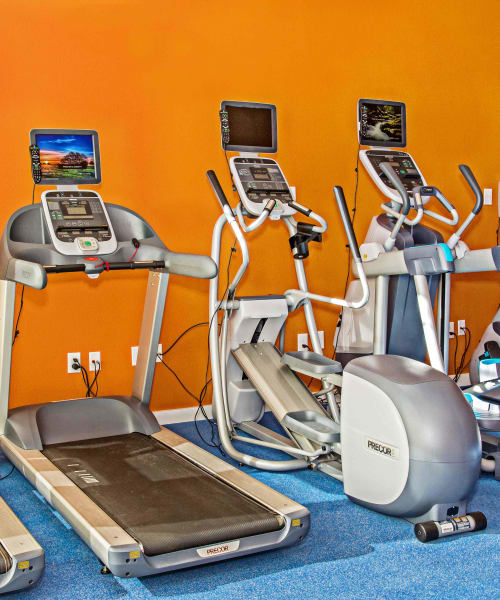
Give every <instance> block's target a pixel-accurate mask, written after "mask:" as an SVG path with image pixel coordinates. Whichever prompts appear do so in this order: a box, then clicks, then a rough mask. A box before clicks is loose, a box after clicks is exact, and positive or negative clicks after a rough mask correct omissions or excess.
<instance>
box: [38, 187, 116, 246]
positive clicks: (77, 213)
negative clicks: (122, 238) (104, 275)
mask: <svg viewBox="0 0 500 600" xmlns="http://www.w3.org/2000/svg"><path fill="white" fill-rule="evenodd" d="M42 207H43V212H44V215H45V220H46V222H47V226H48V228H49V232H50V235H51V238H52V243H53V244H54V246H55V247H56V249H57V250H58V251H59V252H61V253H62V254H66V255H78V254H89V253H90V254H109V253H110V252H114V251H115V250H116V248H117V242H116V237H115V234H114V232H113V227H112V225H111V222H110V220H109V216H108V213H107V211H106V207H105V206H104V202H103V201H102V199H101V197H100V196H99V194H98V193H97V192H94V191H92V190H71V191H67V190H56V191H53V190H50V191H46V192H43V194H42Z"/></svg>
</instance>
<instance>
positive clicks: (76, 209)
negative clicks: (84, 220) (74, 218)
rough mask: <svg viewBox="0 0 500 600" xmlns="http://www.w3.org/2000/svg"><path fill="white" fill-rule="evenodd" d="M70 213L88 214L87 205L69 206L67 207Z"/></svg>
mask: <svg viewBox="0 0 500 600" xmlns="http://www.w3.org/2000/svg"><path fill="white" fill-rule="evenodd" d="M66 212H67V213H68V215H86V214H87V211H86V210H85V206H68V208H67V209H66Z"/></svg>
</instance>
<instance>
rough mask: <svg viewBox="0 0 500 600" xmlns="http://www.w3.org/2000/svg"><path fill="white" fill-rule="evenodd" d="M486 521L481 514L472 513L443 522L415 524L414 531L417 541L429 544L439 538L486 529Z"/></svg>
mask: <svg viewBox="0 0 500 600" xmlns="http://www.w3.org/2000/svg"><path fill="white" fill-rule="evenodd" d="M487 525H488V521H487V519H486V517H485V516H484V514H483V513H482V512H479V511H478V512H473V513H470V514H468V515H464V516H463V517H453V519H446V520H444V521H425V522H423V523H417V524H416V525H415V528H414V531H415V535H416V536H417V539H418V540H419V541H420V542H422V543H424V544H425V543H426V542H431V541H432V540H437V539H438V538H441V537H447V536H449V535H458V534H459V533H467V532H471V531H481V530H482V529H486V526H487Z"/></svg>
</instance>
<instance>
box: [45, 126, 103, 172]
mask: <svg viewBox="0 0 500 600" xmlns="http://www.w3.org/2000/svg"><path fill="white" fill-rule="evenodd" d="M36 145H37V146H38V147H39V148H40V165H41V168H42V177H43V178H47V179H66V178H68V179H82V180H85V179H95V177H96V170H95V152H94V143H93V140H92V135H87V134H85V135H75V134H53V133H39V134H38V135H37V136H36Z"/></svg>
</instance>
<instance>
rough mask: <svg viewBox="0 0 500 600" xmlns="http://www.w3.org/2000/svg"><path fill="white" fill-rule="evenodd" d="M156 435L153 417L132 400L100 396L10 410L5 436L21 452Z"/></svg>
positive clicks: (136, 401)
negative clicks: (87, 441) (109, 439)
mask: <svg viewBox="0 0 500 600" xmlns="http://www.w3.org/2000/svg"><path fill="white" fill-rule="evenodd" d="M158 431H160V426H159V425H158V422H157V420H156V418H155V416H154V415H153V413H152V412H151V411H150V410H149V409H148V407H147V406H146V405H145V404H143V403H141V402H139V400H137V399H136V398H133V397H130V396H104V397H102V396H101V397H98V398H77V399H72V400H63V401H60V402H48V403H46V404H33V405H30V406H21V407H19V408H13V409H11V410H10V411H9V416H8V419H7V423H6V428H5V435H6V437H7V439H9V440H10V441H11V442H13V443H14V444H16V445H17V446H20V447H21V448H24V450H43V447H44V446H47V445H49V444H59V443H64V442H74V441H78V440H88V439H94V438H99V437H107V436H112V435H124V434H127V433H133V432H138V433H143V434H144V435H152V434H153V433H157V432H158Z"/></svg>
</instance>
